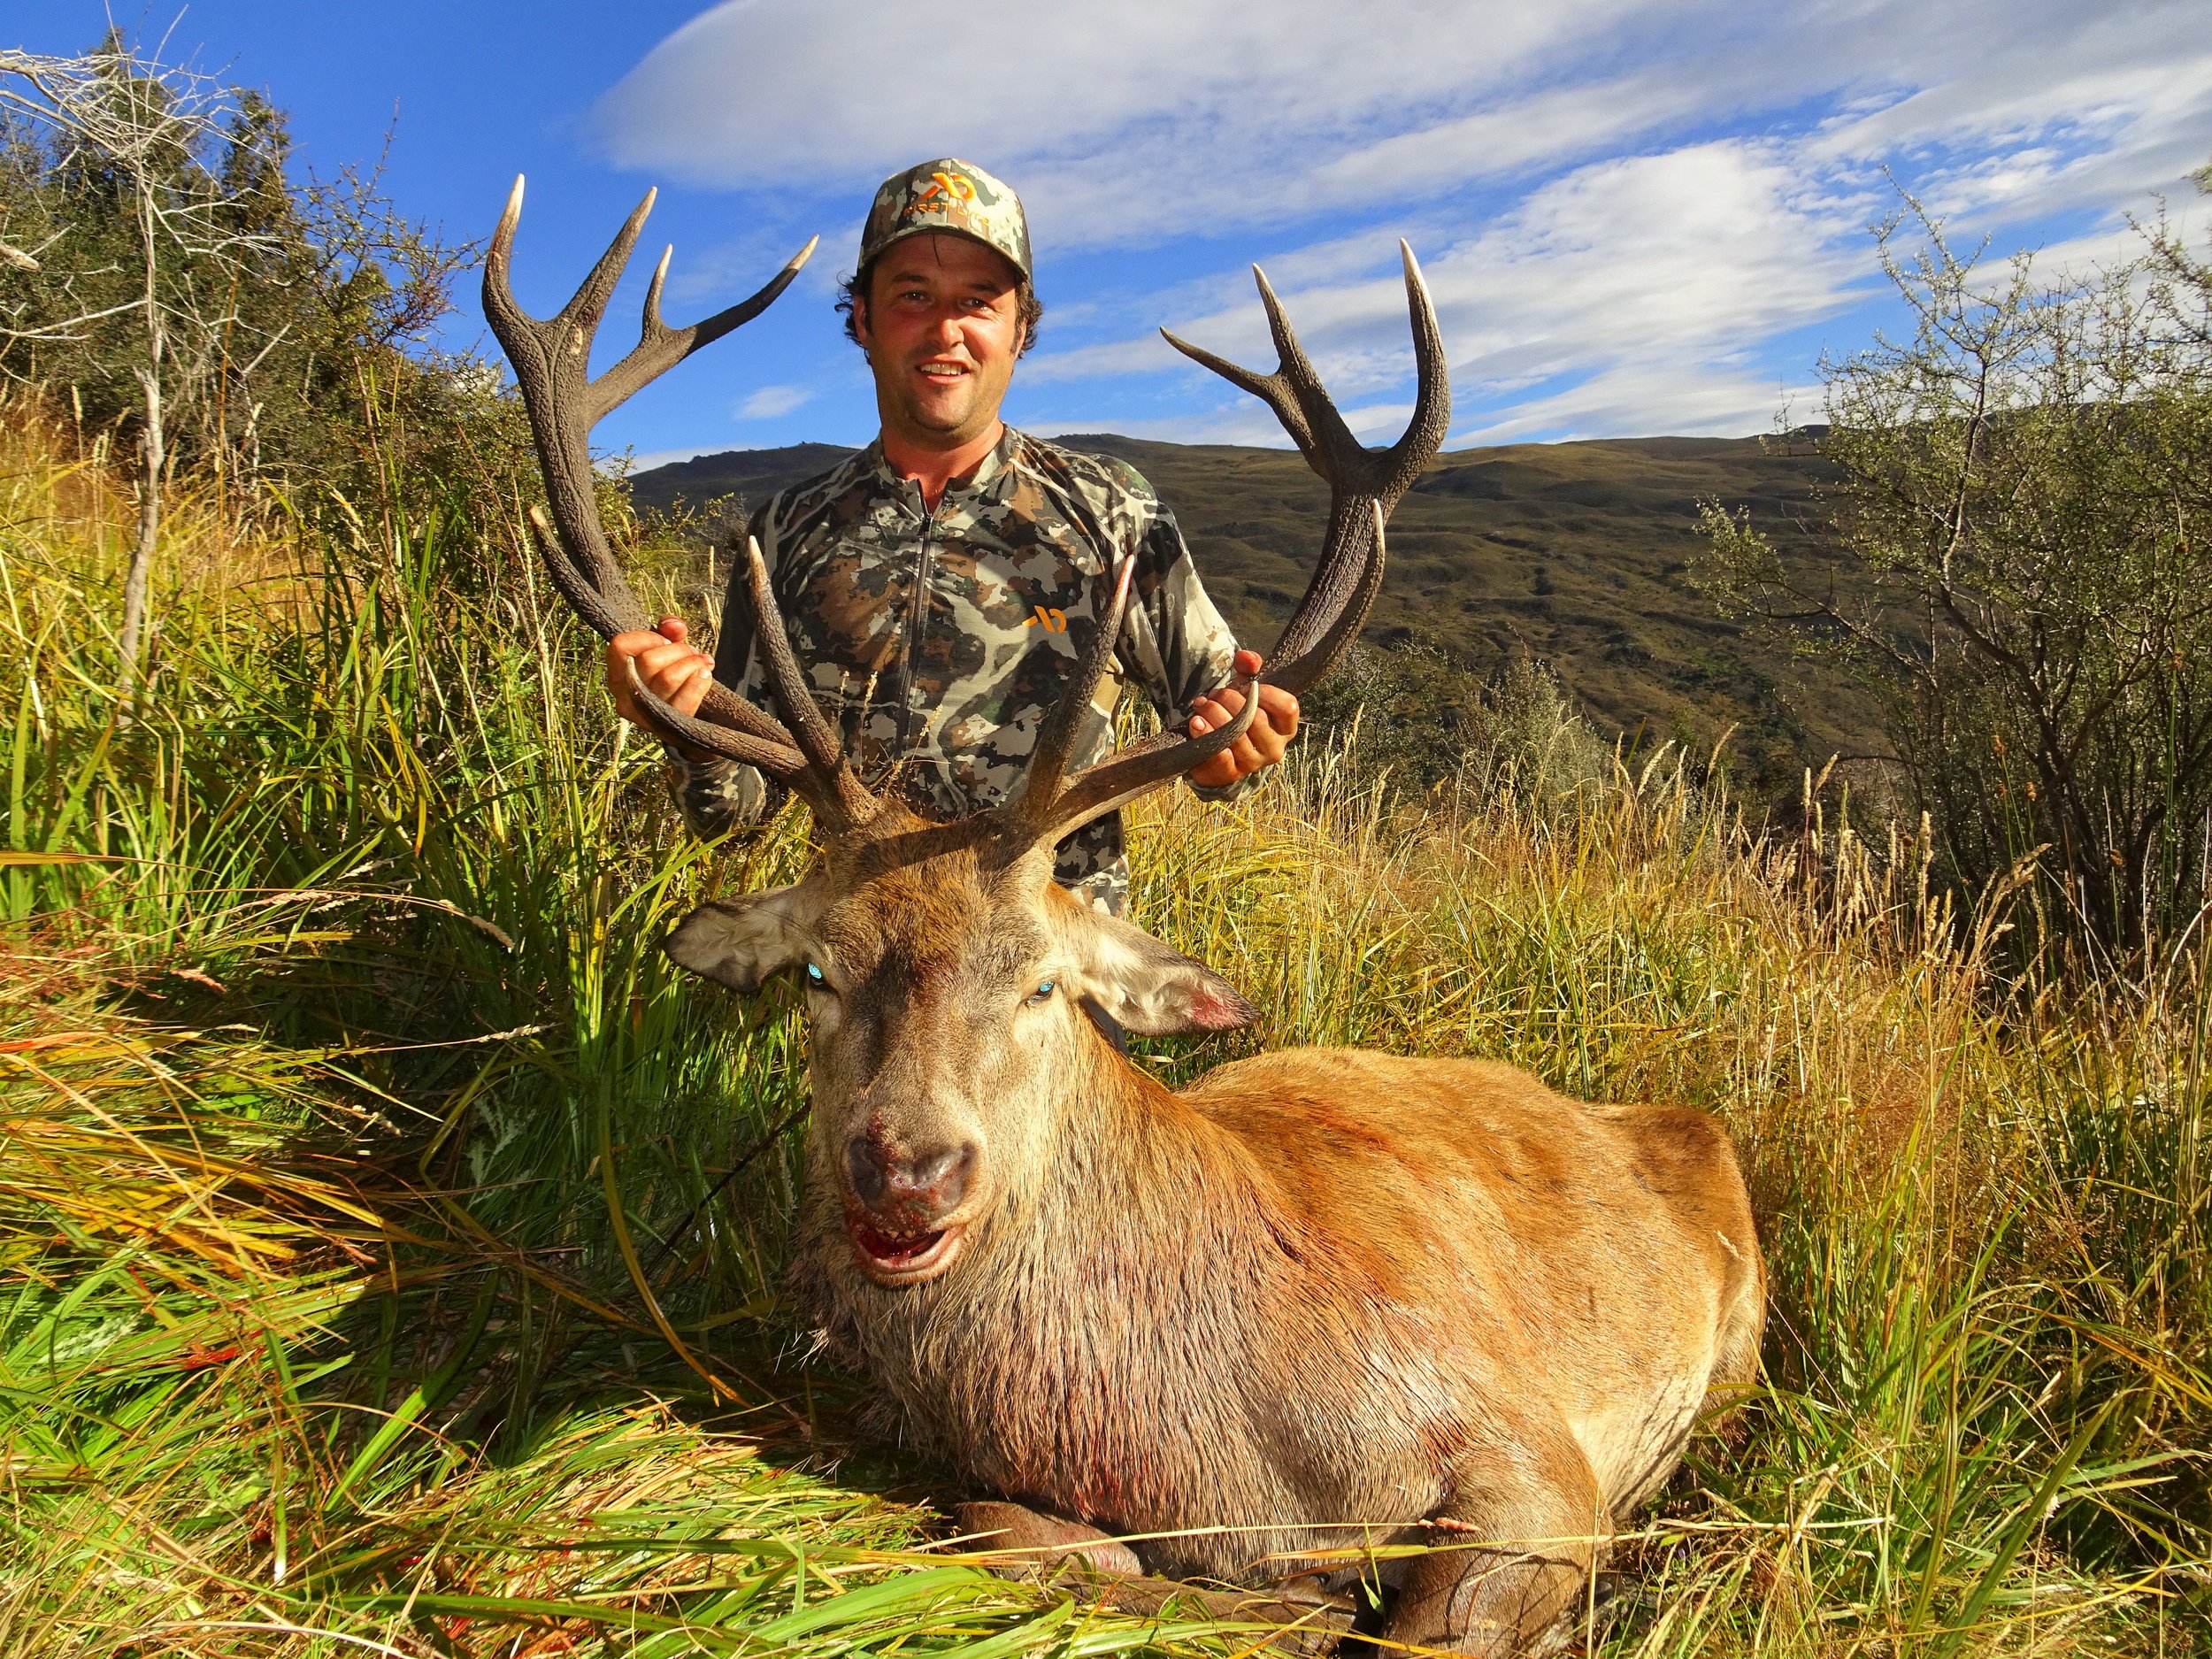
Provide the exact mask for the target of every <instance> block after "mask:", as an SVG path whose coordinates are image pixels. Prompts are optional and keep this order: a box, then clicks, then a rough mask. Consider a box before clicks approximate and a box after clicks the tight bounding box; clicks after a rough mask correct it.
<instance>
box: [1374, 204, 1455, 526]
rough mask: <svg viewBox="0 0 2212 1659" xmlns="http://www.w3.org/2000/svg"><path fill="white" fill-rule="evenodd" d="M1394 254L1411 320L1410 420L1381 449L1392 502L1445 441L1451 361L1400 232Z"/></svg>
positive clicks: (1426, 290) (1433, 308)
mask: <svg viewBox="0 0 2212 1659" xmlns="http://www.w3.org/2000/svg"><path fill="white" fill-rule="evenodd" d="M1398 257H1399V260H1400V262H1401V263H1402V265H1404V266H1405V279H1406V310H1407V311H1408V312H1409V313H1410V315H1411V317H1412V319H1413V369H1414V393H1413V419H1411V420H1410V421H1409V422H1408V423H1407V424H1406V429H1405V431H1404V433H1403V434H1402V435H1401V436H1400V437H1399V439H1398V442H1395V443H1394V444H1392V445H1391V446H1390V448H1389V449H1387V450H1386V451H1384V453H1385V454H1386V455H1388V456H1389V457H1391V459H1392V461H1393V463H1394V465H1393V466H1392V468H1391V478H1392V480H1393V481H1394V483H1395V485H1396V488H1394V490H1392V491H1391V492H1390V495H1389V500H1390V501H1391V502H1392V503H1395V502H1396V501H1397V499H1398V497H1399V496H1401V495H1404V494H1405V493H1406V491H1407V490H1409V489H1410V488H1412V487H1413V480H1415V479H1417V478H1418V477H1419V476H1420V475H1421V471H1422V469H1423V468H1424V467H1425V466H1427V465H1428V464H1429V462H1430V461H1431V460H1432V459H1433V458H1434V457H1435V455H1436V452H1437V450H1439V449H1441V448H1443V446H1444V434H1445V432H1446V430H1447V429H1448V427H1449V426H1451V422H1452V375H1451V364H1450V361H1449V359H1448V357H1446V355H1445V352H1444V332H1443V330H1442V329H1440V328H1439V327H1438V326H1437V323H1436V302H1435V301H1434V300H1432V298H1430V296H1429V284H1428V279H1427V278H1426V277H1425V276H1423V275H1422V274H1421V262H1420V261H1419V260H1417V259H1416V258H1415V257H1413V248H1412V245H1411V244H1410V243H1409V242H1407V241H1406V240H1405V238H1404V237H1402V236H1401V237H1400V238H1399V239H1398Z"/></svg>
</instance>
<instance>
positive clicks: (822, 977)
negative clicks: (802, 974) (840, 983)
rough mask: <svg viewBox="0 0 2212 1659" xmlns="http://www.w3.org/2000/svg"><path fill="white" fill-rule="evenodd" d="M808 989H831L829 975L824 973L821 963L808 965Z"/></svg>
mask: <svg viewBox="0 0 2212 1659" xmlns="http://www.w3.org/2000/svg"><path fill="white" fill-rule="evenodd" d="M806 988H807V989H808V990H810V991H826V990H828V989H829V975H827V974H826V973H824V972H822V964H820V963H818V962H810V963H808V964H806Z"/></svg>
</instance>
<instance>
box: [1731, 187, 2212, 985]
mask: <svg viewBox="0 0 2212 1659" xmlns="http://www.w3.org/2000/svg"><path fill="white" fill-rule="evenodd" d="M1911 216H1912V219H1913V221H1914V222H1915V223H1916V225H1917V226H1918V227H1919V228H1920V229H1921V230H1922V231H1923V232H1924V248H1923V250H1921V251H1920V252H1918V253H1916V255H1914V256H1912V257H1909V258H1908V257H1901V256H1900V255H1899V254H1898V252H1897V249H1896V235H1897V231H1898V229H1899V221H1897V220H1892V221H1891V222H1890V223H1889V224H1887V225H1885V226H1884V227H1882V228H1881V230H1880V232H1879V241H1880V246H1881V250H1882V260H1883V266H1884V269H1885V270H1886V272H1887V273H1888V274H1889V276H1890V278H1891V280H1892V281H1893V282H1894V283H1895V285H1896V287H1897V290H1898V292H1899V293H1900V294H1901V296H1903V298H1904V300H1905V302H1906V303H1907V305H1908V306H1909V308H1910V312H1911V316H1912V319H1913V332H1912V335H1911V337H1910V338H1909V340H1906V341H1903V342H1896V341H1892V340H1890V339H1888V338H1886V337H1881V336H1878V338H1877V341H1876V343H1875V344H1874V345H1873V346H1872V347H1870V349H1867V350H1865V351H1863V352H1860V353H1858V354H1856V355H1855V356H1853V357H1848V358H1847V359H1844V360H1842V361H1840V362H1838V361H1826V360H1824V363H1823V365H1822V369H1823V374H1824V379H1825V381H1826V400H1825V401H1826V407H1827V416H1828V421H1829V429H1828V432H1827V434H1826V436H1825V437H1824V440H1823V441H1822V443H1821V450H1822V453H1823V454H1824V456H1825V457H1826V458H1827V459H1828V460H1829V461H1831V462H1832V463H1833V464H1834V465H1835V466H1836V468H1837V469H1838V471H1839V473H1840V475H1841V478H1840V482H1839V485H1838V486H1837V487H1836V488H1835V489H1834V490H1833V491H1832V494H1831V495H1830V498H1829V503H1828V504H1829V505H1830V507H1831V508H1832V515H1833V521H1834V526H1835V529H1836V531H1837V533H1838V536H1839V540H1840V541H1841V544H1842V547H1843V549H1844V551H1845V554H1846V557H1847V563H1848V565H1851V566H1852V567H1854V569H1855V578H1856V580H1851V581H1848V582H1847V583H1841V584H1839V583H1837V582H1835V581H1833V580H1830V579H1829V574H1830V573H1829V572H1816V571H1812V570H1809V569H1806V568H1793V567H1790V566H1787V565H1785V564H1784V562H1783V561H1782V560H1781V559H1780V558H1779V557H1778V555H1777V554H1776V552H1775V550H1774V549H1773V547H1772V546H1771V544H1770V542H1769V541H1767V540H1766V538H1765V537H1764V536H1763V535H1762V534H1760V533H1759V531H1758V528H1757V527H1756V526H1754V525H1752V524H1751V523H1750V522H1749V521H1748V520H1747V518H1731V517H1729V516H1728V515H1726V514H1724V513H1723V512H1721V511H1719V510H1718V509H1717V508H1715V509H1709V511H1708V513H1707V519H1706V527H1707V529H1708V531H1709V535H1710V541H1711V549H1710V554H1709V557H1708V558H1707V559H1706V560H1705V561H1704V563H1703V565H1702V566H1701V571H1700V576H1701V580H1702V581H1703V582H1704V583H1705V584H1706V585H1707V586H1708V587H1709V589H1710V590H1711V591H1712V592H1714V593H1715V595H1717V597H1718V599H1719V600H1720V602H1721V603H1722V605H1723V608H1724V610H1727V611H1731V612H1732V613H1735V614H1738V615H1747V616H1749V617H1752V618H1755V619H1759V620H1762V621H1763V622H1765V623H1766V624H1768V625H1770V626H1773V627H1775V628H1778V629H1779V630H1780V631H1781V632H1783V633H1784V634H1786V635H1788V636H1789V637H1791V638H1792V639H1793V640H1794V641H1797V642H1799V643H1801V645H1803V646H1805V647H1807V648H1809V649H1823V650H1829V651H1834V652H1837V653H1839V654H1841V655H1842V656H1844V657H1846V658H1847V659H1848V660H1849V661H1850V662H1851V663H1852V664H1854V665H1855V667H1856V668H1857V669H1858V671H1859V672H1862V673H1863V674H1864V675H1865V676H1866V678H1867V680H1869V681H1870V683H1871V684H1872V686H1873V687H1875V689H1876V690H1877V691H1878V694H1879V695H1880V696H1881V699H1882V703H1883V705H1884V708H1885V710H1886V727H1887V731H1888V735H1889V738H1890V741H1891V742H1892V744H1893V747H1894V749H1895V753H1896V758H1897V760H1898V761H1899V763H1900V764H1901V766H1902V769H1903V771H1904V773H1905V775H1906V778H1907V780H1909V787H1910V788H1911V790H1912V791H1913V792H1914V793H1916V795H1917V796H1918V797H1919V804H1920V805H1922V806H1924V808H1925V809H1926V810H1928V811H1929V813H1930V814H1931V816H1932V819H1933V821H1934V823H1935V825H1936V826H1937V829H1938V833H1939V837H1940V839H1941V842H1942V846H1943V849H1944V854H1945V857H1946V862H1947V864H1948V865H1949V867H1950V870H1951V872H1952V874H1953V875H1954V876H1955V878H1956V879H1958V880H1960V881H1962V882H1963V883H1967V884H1971V885H1974V886H1979V885H1981V884H1984V883H1985V882H1987V881H1989V880H1991V879H1993V878H1994V877H1995V876H1996V875H1998V874H1999V873H2001V872H2002V871H2004V870H2005V869H2006V868H2008V866H2009V865H2011V864H2013V863H2015V862H2016V860H2018V859H2020V858H2021V857H2023V856H2027V855H2028V854H2030V853H2032V852H2038V851H2041V852H2042V854H2043V856H2044V857H2045V859H2046V865H2045V868H2046V871H2047V876H2048V877H2049V878H2050V879H2052V880H2053V882H2054V883H2055V888H2056V891H2055V893H2052V894H2050V897H2051V899H2052V900H2054V901H2055V902H2053V903H2051V904H2048V905H2047V906H2046V910H2045V913H2046V914H2047V916H2050V917H2052V918H2058V919H2061V920H2062V921H2063V922H2064V923H2065V924H2066V925H2067V926H2068V928H2069V931H2070V932H2072V933H2074V934H2075V935H2076V936H2078V937H2085V938H2086V939H2089V940H2092V941H2095V942H2096V943H2097V944H2098V945H2099V946H2101V947H2103V948H2106V949H2120V950H2126V949H2138V948H2141V947H2144V946H2147V945H2150V944H2153V943H2154V942H2156V941H2160V940H2162V939H2163V940H2172V939H2175V938H2177V936H2178V935H2179V934H2180V933H2183V932H2184V931H2185V930H2186V929H2187V928H2188V927H2189V926H2190V924H2191V923H2192V921H2193V918H2195V917H2196V915H2197V913H2198V910H2199V909H2200V906H2201V905H2202V904H2203V903H2204V902H2205V901H2206V899H2207V897H2208V888H2207V881H2208V871H2207V867H2206V852H2207V844H2206V843H2207V837H2208V835H2212V544H2208V541H2207V537H2206V534H2205V532H2206V528H2207V511H2208V508H2212V332H2208V330H2207V329H2206V327H2205V323H2206V319H2207V318H2208V315H2212V283H2208V281H2207V280H2206V273H2205V267H2204V266H2202V265H2198V264H2195V263H2193V262H2192V261H2190V260H2189V259H2188V257H2187V256H2186V253H2185V250H2183V249H2182V248H2181V247H2180V245H2179V243H2178V242H2177V239H2175V238H2174V237H2173V235H2172V234H2171V233H2170V231H2169V230H2168V228H2167V227H2165V226H2164V225H2163V224H2162V225H2161V226H2160V227H2157V228H2156V229H2155V230H2154V231H2153V232H2151V233H2150V234H2149V235H2148V236H2147V245H2146V250H2145V252H2144V254H2143V256H2142V257H2139V258H2138V259H2136V260H2134V261H2131V262H2130V263H2129V264H2127V265H2125V266H2124V267H2123V268H2120V269H2117V270H2113V271H2109V272H2105V273H2101V274H2098V275H2096V276H2094V277H2093V278H2089V279H2085V280H2069V281H2060V282H2057V283H2054V284H2049V285H2046V284H2043V283H2041V282H2039V280H2038V276H2037V273H2036V272H2035V269H2034V266H2033V264H2032V261H2031V260H2030V259H2029V258H2028V257H2025V256H2023V257H2018V258H2016V259H2014V260H2013V261H2011V262H2010V264H2009V265H2008V267H2007V268H2006V269H2005V271H2004V272H2003V273H2002V274H2001V276H1997V277H1995V278H1994V279H1993V278H1992V277H1991V275H1990V273H1986V272H1985V271H1984V270H1982V269H1980V268H1979V267H1978V264H1977V261H1976V260H1975V259H1972V258H1966V259H1962V258H1960V257H1957V256H1956V255H1955V253H1954V252H1953V250H1951V248H1950V246H1949V245H1948V243H1947V242H1946V241H1945V239H1944V237H1943V234H1942V232H1941V228H1940V227H1939V226H1938V225H1936V224H1935V223H1933V222H1932V221H1931V220H1929V219H1926V218H1925V217H1924V215H1922V214H1921V213H1920V211H1919V209H1918V207H1917V205H1916V204H1913V205H1912V207H1911ZM2154 278H2156V279H2158V280H2152V279H2154Z"/></svg>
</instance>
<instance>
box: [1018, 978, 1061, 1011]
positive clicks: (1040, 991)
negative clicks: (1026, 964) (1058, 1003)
mask: <svg viewBox="0 0 2212 1659" xmlns="http://www.w3.org/2000/svg"><path fill="white" fill-rule="evenodd" d="M1058 988H1059V981H1058V980H1056V979H1043V980H1040V981H1039V982H1038V985H1037V988H1036V989H1035V990H1033V991H1032V992H1031V993H1030V994H1029V995H1027V996H1026V997H1025V998H1023V999H1022V1000H1023V1001H1025V1002H1028V1003H1029V1004H1030V1005H1031V1006H1032V1007H1034V1006H1035V1005H1036V1004H1037V1003H1039V1002H1049V1001H1050V1000H1051V997H1052V994H1053V992H1054V991H1055V990H1056V989H1058Z"/></svg>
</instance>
